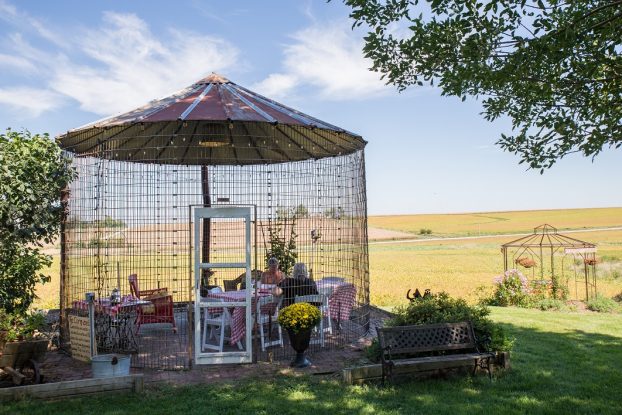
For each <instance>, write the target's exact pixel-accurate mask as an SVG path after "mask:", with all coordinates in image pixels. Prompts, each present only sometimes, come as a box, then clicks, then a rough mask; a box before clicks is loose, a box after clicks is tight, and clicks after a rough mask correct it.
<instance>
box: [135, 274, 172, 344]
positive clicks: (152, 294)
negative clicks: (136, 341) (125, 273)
mask: <svg viewBox="0 0 622 415" xmlns="http://www.w3.org/2000/svg"><path fill="white" fill-rule="evenodd" d="M128 280H129V283H130V292H131V293H132V295H133V296H134V297H136V298H138V299H140V300H146V301H149V302H151V304H146V305H139V306H138V307H137V308H136V310H137V316H136V321H135V324H136V333H138V332H139V331H140V326H141V325H143V324H157V323H170V324H172V325H173V332H174V333H177V325H176V324H175V314H174V312H173V296H172V295H169V294H168V289H166V288H155V289H151V290H140V289H139V287H138V275H136V274H132V275H130V276H129V277H128Z"/></svg>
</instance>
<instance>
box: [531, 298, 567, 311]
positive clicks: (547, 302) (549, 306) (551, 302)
mask: <svg viewBox="0 0 622 415" xmlns="http://www.w3.org/2000/svg"><path fill="white" fill-rule="evenodd" d="M533 306H534V307H535V308H539V309H540V310H542V311H548V310H556V311H561V310H566V309H568V307H567V306H566V303H565V302H564V301H562V300H558V299H555V298H543V299H541V300H540V301H536V302H534V304H533Z"/></svg>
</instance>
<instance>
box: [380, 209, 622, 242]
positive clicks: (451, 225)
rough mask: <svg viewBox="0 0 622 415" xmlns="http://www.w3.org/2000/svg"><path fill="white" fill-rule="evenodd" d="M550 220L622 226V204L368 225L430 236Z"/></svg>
mask: <svg viewBox="0 0 622 415" xmlns="http://www.w3.org/2000/svg"><path fill="white" fill-rule="evenodd" d="M544 223H548V224H551V225H553V226H555V227H556V228H557V229H559V230H565V229H584V228H606V227H618V226H622V208H619V207H618V208H597V209H558V210H529V211H515V212H483V213H460V214H442V215H440V214H439V215H395V216H370V217H369V226H373V227H376V228H382V229H389V230H394V231H401V232H410V233H413V234H418V233H419V231H420V230H421V229H430V230H431V231H432V234H431V235H429V236H437V237H438V236H445V237H448V236H477V235H495V234H504V233H525V232H531V231H532V230H533V228H535V227H536V226H539V225H542V224H544Z"/></svg>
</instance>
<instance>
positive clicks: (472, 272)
mask: <svg viewBox="0 0 622 415" xmlns="http://www.w3.org/2000/svg"><path fill="white" fill-rule="evenodd" d="M568 212H574V213H572V214H570V215H569V214H568ZM616 212H618V215H622V209H620V208H616V209H613V208H612V209H583V210H571V211H569V210H564V211H537V212H510V213H508V215H509V216H511V219H508V221H505V222H497V223H502V224H503V226H506V227H503V226H501V225H499V226H500V227H501V228H502V229H503V231H504V232H509V230H510V229H511V230H512V231H517V232H529V231H530V228H532V227H533V224H534V223H540V222H544V221H547V222H549V223H552V224H553V225H558V226H559V225H560V223H562V224H565V225H564V226H568V227H583V226H587V225H588V222H583V220H587V219H586V218H589V217H593V218H596V219H595V220H594V222H593V223H591V225H592V226H593V227H612V226H615V225H617V224H618V223H622V220H621V221H620V222H618V221H617V220H618V216H617V215H616ZM510 214H511V215H510ZM564 214H565V215H569V217H570V218H573V219H568V220H567V221H566V222H562V221H561V220H557V219H554V218H559V217H561V216H563V215H564ZM477 215H478V214H473V215H471V216H477ZM482 215H488V214H482ZM530 215H532V216H531V219H529V217H530ZM541 215H548V216H549V217H548V218H544V217H543V216H541ZM431 216H433V217H435V218H436V219H435V220H437V221H438V222H437V223H438V224H439V226H440V224H442V223H444V221H443V220H442V218H446V220H445V222H446V224H445V229H446V230H447V235H455V234H457V233H459V232H463V230H461V229H466V228H460V226H459V223H458V221H457V220H456V218H455V217H456V216H461V217H462V216H465V215H416V216H393V217H386V219H387V221H388V222H389V220H390V219H391V218H393V219H395V221H396V223H398V222H399V223H401V222H402V221H404V218H414V219H413V223H418V224H420V223H423V222H422V221H425V219H422V218H421V217H426V218H427V217H431ZM551 218H552V219H551ZM606 218H609V220H606ZM376 219H378V217H375V218H374V217H372V218H370V224H371V223H372V222H373V221H374V220H376ZM521 221H523V222H524V223H527V222H529V224H528V225H520V226H524V227H523V228H519V229H514V228H512V226H519V224H521V223H523V222H521ZM388 222H387V223H388ZM507 222H511V223H510V224H509V225H508V223H507ZM404 223H406V222H404ZM426 223H430V222H426ZM512 224H513V225H512ZM580 224H582V225H580ZM510 225H511V226H510ZM370 226H379V225H378V224H377V223H373V225H370ZM418 226H419V225H410V228H412V229H417V228H418ZM433 226H434V225H428V227H433ZM465 226H466V225H465ZM490 226H492V225H490ZM561 227H562V226H560V228H561ZM396 229H397V228H396ZM439 229H440V228H439ZM488 232H490V233H492V234H495V233H499V232H500V231H499V228H494V227H491V228H490V230H488ZM568 235H569V236H572V237H574V238H579V239H582V240H586V241H589V242H593V243H596V244H597V245H598V257H600V258H601V259H602V263H600V264H598V266H597V269H598V272H597V276H598V283H597V284H598V291H599V292H600V293H602V294H604V295H607V296H613V295H616V294H619V293H622V231H621V230H611V231H588V232H581V233H569V234H568ZM512 239H515V238H514V237H502V236H493V237H485V238H479V239H463V240H446V241H442V240H441V241H425V240H422V241H417V242H414V243H407V242H399V241H390V243H386V242H385V241H370V245H369V254H370V291H371V301H372V303H373V304H375V305H379V306H392V305H396V304H400V303H405V302H406V301H407V300H406V298H405V294H406V291H407V290H408V289H409V288H412V289H413V290H414V289H415V288H419V289H420V290H422V289H425V288H430V289H431V290H432V291H435V292H438V291H447V292H448V293H450V294H451V295H454V296H460V297H464V298H467V299H469V300H471V301H474V300H475V299H476V296H477V294H476V289H477V287H480V286H485V287H488V289H490V288H492V285H493V282H492V280H493V278H494V277H495V276H497V275H500V274H501V272H502V271H503V258H502V256H501V252H500V245H501V244H503V243H505V242H508V241H509V240H512ZM58 270H59V261H58V256H55V258H54V264H53V265H52V267H51V268H50V270H49V273H50V274H51V275H52V282H51V283H49V284H45V285H43V286H40V287H38V291H37V292H38V294H39V296H40V299H39V300H38V301H37V303H36V305H37V306H39V307H45V308H53V307H55V306H57V304H58V292H59V277H58V274H59V271H58ZM565 276H566V277H571V279H574V278H573V277H574V275H573V270H572V267H571V264H569V269H567V270H566V273H565ZM573 292H574V288H573V287H571V293H573Z"/></svg>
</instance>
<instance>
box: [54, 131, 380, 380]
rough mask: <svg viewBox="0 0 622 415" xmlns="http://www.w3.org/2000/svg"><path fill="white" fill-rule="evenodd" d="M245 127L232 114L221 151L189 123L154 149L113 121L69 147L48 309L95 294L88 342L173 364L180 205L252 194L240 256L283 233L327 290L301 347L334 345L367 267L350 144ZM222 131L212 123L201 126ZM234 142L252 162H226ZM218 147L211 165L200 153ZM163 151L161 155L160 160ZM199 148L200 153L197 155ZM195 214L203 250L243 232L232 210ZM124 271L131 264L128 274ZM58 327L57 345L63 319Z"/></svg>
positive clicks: (221, 251)
mask: <svg viewBox="0 0 622 415" xmlns="http://www.w3.org/2000/svg"><path fill="white" fill-rule="evenodd" d="M257 128H259V127H257ZM181 129H182V127H180V130H181ZM188 129H189V130H191V131H194V132H195V133H196V131H197V128H193V127H192V126H189V127H188ZM251 129H252V128H251V127H249V126H246V127H240V126H239V125H238V124H236V126H235V128H233V127H231V128H229V131H225V132H226V133H227V136H228V137H229V138H228V141H227V143H228V144H226V145H227V150H226V151H227V153H226V154H228V155H225V150H224V149H222V148H221V147H214V146H213V145H210V146H212V147H209V146H207V147H206V146H205V145H204V143H202V142H201V141H200V139H199V138H198V137H196V136H195V135H193V134H188V135H187V136H182V135H181V134H180V135H173V136H172V137H174V138H170V139H169V140H168V141H167V143H168V144H167V145H166V146H162V143H160V142H159V141H158V140H159V139H158V140H156V139H154V140H152V141H157V143H156V144H153V147H150V144H149V143H148V141H145V140H142V139H139V140H136V143H135V147H132V146H133V145H134V144H132V141H131V140H129V142H128V140H127V139H123V141H125V142H124V143H123V146H121V143H119V141H121V139H118V140H115V139H114V134H113V133H112V132H111V133H110V138H109V139H108V140H106V141H104V142H103V143H102V142H100V144H94V146H93V147H92V148H90V149H89V152H88V153H87V154H81V155H75V154H74V166H75V167H76V169H77V172H78V179H77V180H76V181H75V182H74V183H73V184H72V185H71V187H70V189H69V197H68V201H67V212H68V214H67V218H66V222H65V224H64V235H63V240H64V242H63V246H62V258H61V268H62V269H61V275H62V284H61V309H62V312H63V313H64V315H67V313H80V312H83V311H80V310H83V309H84V308H85V307H84V304H83V299H84V296H85V293H87V292H95V294H96V298H97V299H98V307H97V309H98V315H100V316H101V318H100V319H98V320H97V321H98V323H97V324H98V328H97V330H96V331H97V333H98V346H99V352H100V353H101V352H105V351H115V352H129V353H132V356H133V360H132V362H133V365H134V366H139V367H157V368H166V369H173V368H185V367H188V365H189V364H190V360H191V359H192V344H193V342H192V339H191V337H192V331H193V329H192V326H193V321H192V317H189V315H190V312H189V310H191V309H192V306H191V304H192V302H193V301H194V300H195V299H194V298H193V281H194V280H193V275H192V269H193V262H192V261H193V258H192V246H191V244H192V230H193V226H194V224H193V223H192V219H191V217H190V211H191V210H190V209H189V207H190V206H197V205H203V206H217V205H251V206H253V207H254V212H255V217H254V220H253V225H254V226H253V232H252V235H251V237H252V245H253V247H254V252H253V255H252V257H253V264H252V268H254V269H257V270H263V269H265V268H266V258H267V256H268V252H269V251H270V250H271V249H272V248H273V244H274V243H275V242H274V241H275V238H277V239H279V238H280V239H281V240H287V241H288V242H289V241H290V240H291V241H292V242H293V243H294V245H295V248H294V249H292V252H294V253H295V254H296V255H297V259H296V261H298V262H303V263H305V264H306V265H307V268H308V269H309V273H310V277H311V279H312V280H313V281H314V282H315V284H316V286H317V287H320V288H322V286H330V287H331V289H330V290H329V291H324V292H327V295H328V296H332V298H331V299H330V300H331V307H330V309H331V310H333V313H332V314H333V315H331V316H330V317H329V319H332V321H331V330H330V331H328V330H327V331H326V336H324V339H323V342H322V343H323V344H319V343H318V344H317V345H312V347H311V350H312V351H313V349H319V348H334V347H340V346H342V345H344V344H346V343H348V342H350V341H352V340H354V339H356V338H358V337H360V336H361V335H363V334H365V332H366V331H367V329H368V323H369V316H368V305H369V271H368V269H369V266H368V251H367V215H366V214H367V212H366V193H365V162H364V153H363V150H362V149H353V148H348V149H347V150H348V151H343V153H342V152H341V149H344V150H345V149H346V147H347V146H346V143H345V142H344V143H341V144H340V145H341V147H340V148H338V149H337V150H338V153H342V154H340V155H339V154H338V155H336V156H332V157H323V158H313V157H309V154H308V153H307V152H306V150H305V147H306V146H307V145H308V146H309V148H311V147H314V151H318V150H317V149H316V148H315V145H317V142H316V141H313V142H312V141H309V137H308V135H306V133H305V134H303V133H302V132H301V133H300V134H292V132H291V131H290V132H289V136H291V137H293V138H291V139H290V138H287V139H286V138H285V136H282V135H281V134H280V133H279V132H278V129H275V128H271V127H269V126H268V127H266V128H265V129H267V130H268V133H267V135H264V136H261V135H257V134H259V132H258V131H255V132H254V135H253V136H252V137H251V136H250V135H249V131H250V130H251ZM270 130H271V131H272V132H271V133H270V132H269V131H270ZM262 131H263V130H262ZM221 133H222V132H220V130H218V131H216V130H214V137H215V136H216V135H218V134H221ZM202 134H203V137H205V135H206V134H208V132H206V131H203V133H202ZM314 134H315V135H321V134H320V133H319V132H315V133H314ZM86 139H88V138H86ZM326 140H327V142H326V143H325V145H327V146H328V145H330V144H329V142H330V139H329V138H326ZM279 141H280V142H279ZM288 141H289V142H288ZM292 143H294V146H293V147H292V146H291V144H292ZM250 144H252V146H250ZM333 145H337V143H333ZM238 146H240V150H239V151H246V152H250V151H253V152H255V154H257V160H255V162H256V163H260V164H243V165H236V164H239V159H238V158H239V153H238V150H237V149H238ZM256 146H259V147H256ZM121 147H122V148H123V150H122V151H121V150H120V148H121ZM249 147H251V149H249ZM285 149H288V150H285ZM221 150H222V151H223V154H222V155H221V156H220V158H219V161H218V162H217V163H216V162H214V160H215V159H214V158H213V157H214V154H213V153H214V152H216V151H221ZM141 152H142V153H141ZM167 152H169V153H170V155H171V158H166V154H167ZM271 155H274V158H270V157H271ZM201 157H204V158H205V160H208V161H211V162H212V163H213V164H208V165H200V164H197V160H199V159H200V158H201ZM227 157H230V158H229V159H227ZM284 158H288V159H292V160H295V161H291V162H284V161H283V159H284ZM247 159H248V157H247ZM182 160H183V161H182ZM190 160H192V161H190ZM202 226H203V231H202V232H203V236H204V241H206V242H203V243H204V244H205V247H204V253H203V255H211V256H213V257H221V258H226V257H227V256H231V255H232V256H235V255H237V253H236V252H235V250H236V249H238V248H239V246H241V245H239V242H238V240H236V238H237V237H238V236H239V237H240V238H243V236H244V234H243V229H242V226H241V225H240V223H239V222H236V221H214V222H213V223H208V224H203V225H202ZM242 271H243V270H242ZM287 271H289V270H287ZM130 275H135V277H134V280H133V281H134V282H133V283H132V284H133V286H132V284H131V283H130V279H129V276H130ZM256 275H257V277H259V275H260V273H257V274H256ZM238 277H239V275H237V273H235V272H233V273H232V272H220V273H219V271H218V270H214V272H210V273H209V275H206V276H205V281H204V284H205V289H206V290H207V289H209V288H214V287H219V288H220V289H222V290H223V291H228V290H240V289H244V288H245V287H243V286H242V285H241V284H240V282H241V280H240V279H239V278H238ZM115 289H118V290H119V295H118V297H117V298H116V299H115V295H114V294H115V293H116V292H115ZM111 295H112V302H110V299H111ZM137 298H140V301H136V299H137ZM150 316H151V317H150ZM123 336H125V338H124V341H119V338H120V337H123ZM130 337H131V338H130ZM62 338H63V342H64V343H65V345H66V346H68V345H69V343H70V338H69V333H68V330H67V327H66V325H65V324H63V328H62ZM127 338H130V340H129V341H128V340H127ZM68 342H69V343H68ZM230 347H233V346H230ZM255 352H256V357H257V358H258V359H260V360H267V359H285V358H289V357H291V356H292V353H293V351H291V350H290V348H289V347H287V341H285V347H279V346H276V347H271V348H268V349H266V351H261V348H260V347H257V349H256V350H255Z"/></svg>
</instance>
